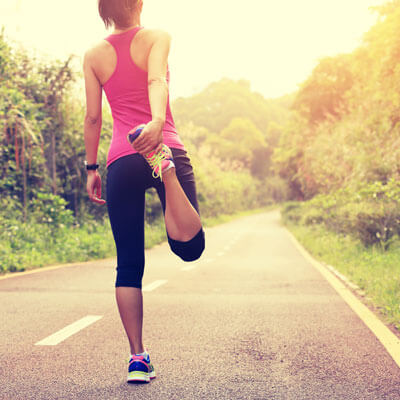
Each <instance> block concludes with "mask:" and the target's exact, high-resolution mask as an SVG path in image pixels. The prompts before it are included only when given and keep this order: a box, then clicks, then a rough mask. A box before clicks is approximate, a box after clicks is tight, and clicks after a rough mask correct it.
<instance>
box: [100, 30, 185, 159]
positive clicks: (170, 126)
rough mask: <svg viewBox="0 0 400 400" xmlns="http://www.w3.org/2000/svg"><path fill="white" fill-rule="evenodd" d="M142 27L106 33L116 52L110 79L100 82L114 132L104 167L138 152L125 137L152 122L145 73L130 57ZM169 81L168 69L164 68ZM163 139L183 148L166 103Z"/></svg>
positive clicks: (167, 143) (172, 145) (170, 145)
mask: <svg viewBox="0 0 400 400" xmlns="http://www.w3.org/2000/svg"><path fill="white" fill-rule="evenodd" d="M140 29H143V27H142V26H139V27H135V28H133V29H130V30H129V31H126V32H123V33H120V34H113V35H110V36H108V37H107V38H106V39H105V40H107V41H108V42H109V43H110V44H111V45H112V46H113V47H114V49H115V52H116V54H117V65H116V68H115V71H114V72H113V74H112V75H111V77H110V79H109V80H108V81H107V82H106V83H105V84H104V85H103V89H104V92H105V94H106V96H107V100H108V102H109V104H110V107H111V112H112V116H113V120H114V124H113V135H112V139H111V144H110V147H109V149H108V154H107V167H108V166H109V165H110V164H111V163H112V162H113V161H115V160H117V159H118V158H120V157H123V156H126V155H128V154H135V153H137V151H136V150H135V149H134V148H133V147H132V146H131V145H130V143H129V142H128V140H127V138H126V136H127V134H128V132H129V131H130V130H131V129H133V128H134V127H135V126H136V125H139V124H143V123H144V124H146V123H148V122H150V121H151V119H152V116H151V108H150V102H149V93H148V86H147V85H148V79H147V72H146V71H144V70H143V69H141V68H140V67H139V66H137V65H136V64H135V62H134V61H133V60H132V57H131V53H130V47H131V42H132V40H133V38H134V36H135V35H136V33H137V32H138V31H139V30H140ZM167 81H168V84H169V68H168V71H167ZM163 142H164V143H165V144H166V145H167V146H168V147H173V148H177V149H183V150H185V147H184V145H183V143H182V141H181V140H180V138H179V135H178V133H177V131H176V128H175V123H174V120H173V117H172V113H171V108H170V104H169V96H168V102H167V112H166V118H165V124H164V130H163Z"/></svg>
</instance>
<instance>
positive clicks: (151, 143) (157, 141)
mask: <svg viewBox="0 0 400 400" xmlns="http://www.w3.org/2000/svg"><path fill="white" fill-rule="evenodd" d="M163 128H164V121H162V120H158V119H155V120H152V121H150V122H149V123H148V124H147V125H146V126H145V127H144V128H143V131H142V133H141V134H140V135H139V137H138V138H137V139H136V140H135V141H134V142H133V143H132V146H133V148H134V149H135V150H136V151H138V152H139V153H140V154H142V155H146V154H148V153H150V152H151V151H153V150H155V151H156V152H159V151H160V150H161V148H162V142H163ZM134 131H135V128H134V129H132V130H131V131H130V132H129V133H133V132H134Z"/></svg>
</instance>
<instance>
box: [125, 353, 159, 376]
mask: <svg viewBox="0 0 400 400" xmlns="http://www.w3.org/2000/svg"><path fill="white" fill-rule="evenodd" d="M155 377H156V372H155V371H154V367H153V364H151V362H150V356H149V354H147V358H145V357H144V356H138V355H135V354H134V355H132V356H131V357H130V360H129V368H128V379H127V381H128V382H150V379H154V378H155Z"/></svg>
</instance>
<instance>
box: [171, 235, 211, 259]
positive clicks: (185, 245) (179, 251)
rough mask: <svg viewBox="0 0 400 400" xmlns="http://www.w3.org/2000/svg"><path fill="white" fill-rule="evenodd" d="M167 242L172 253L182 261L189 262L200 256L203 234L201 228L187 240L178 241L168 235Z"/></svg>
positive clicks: (203, 244)
mask: <svg viewBox="0 0 400 400" xmlns="http://www.w3.org/2000/svg"><path fill="white" fill-rule="evenodd" d="M168 243H169V245H170V247H171V250H172V252H173V253H175V254H176V255H177V256H179V257H180V258H181V259H182V260H183V261H186V262H190V261H195V260H198V259H199V258H200V256H201V255H202V254H203V251H204V249H205V234H204V230H203V228H201V229H200V231H199V232H198V233H197V234H196V236H194V237H193V238H192V239H190V240H189V241H187V242H180V241H178V240H173V239H171V238H170V237H168Z"/></svg>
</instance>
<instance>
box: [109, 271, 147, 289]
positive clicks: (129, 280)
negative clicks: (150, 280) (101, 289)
mask: <svg viewBox="0 0 400 400" xmlns="http://www.w3.org/2000/svg"><path fill="white" fill-rule="evenodd" d="M116 270H117V278H116V281H115V287H119V286H124V287H135V288H139V289H141V288H142V279H143V272H144V266H143V267H142V266H136V268H134V267H133V266H129V267H128V266H124V267H120V266H118V267H117V268H116Z"/></svg>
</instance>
